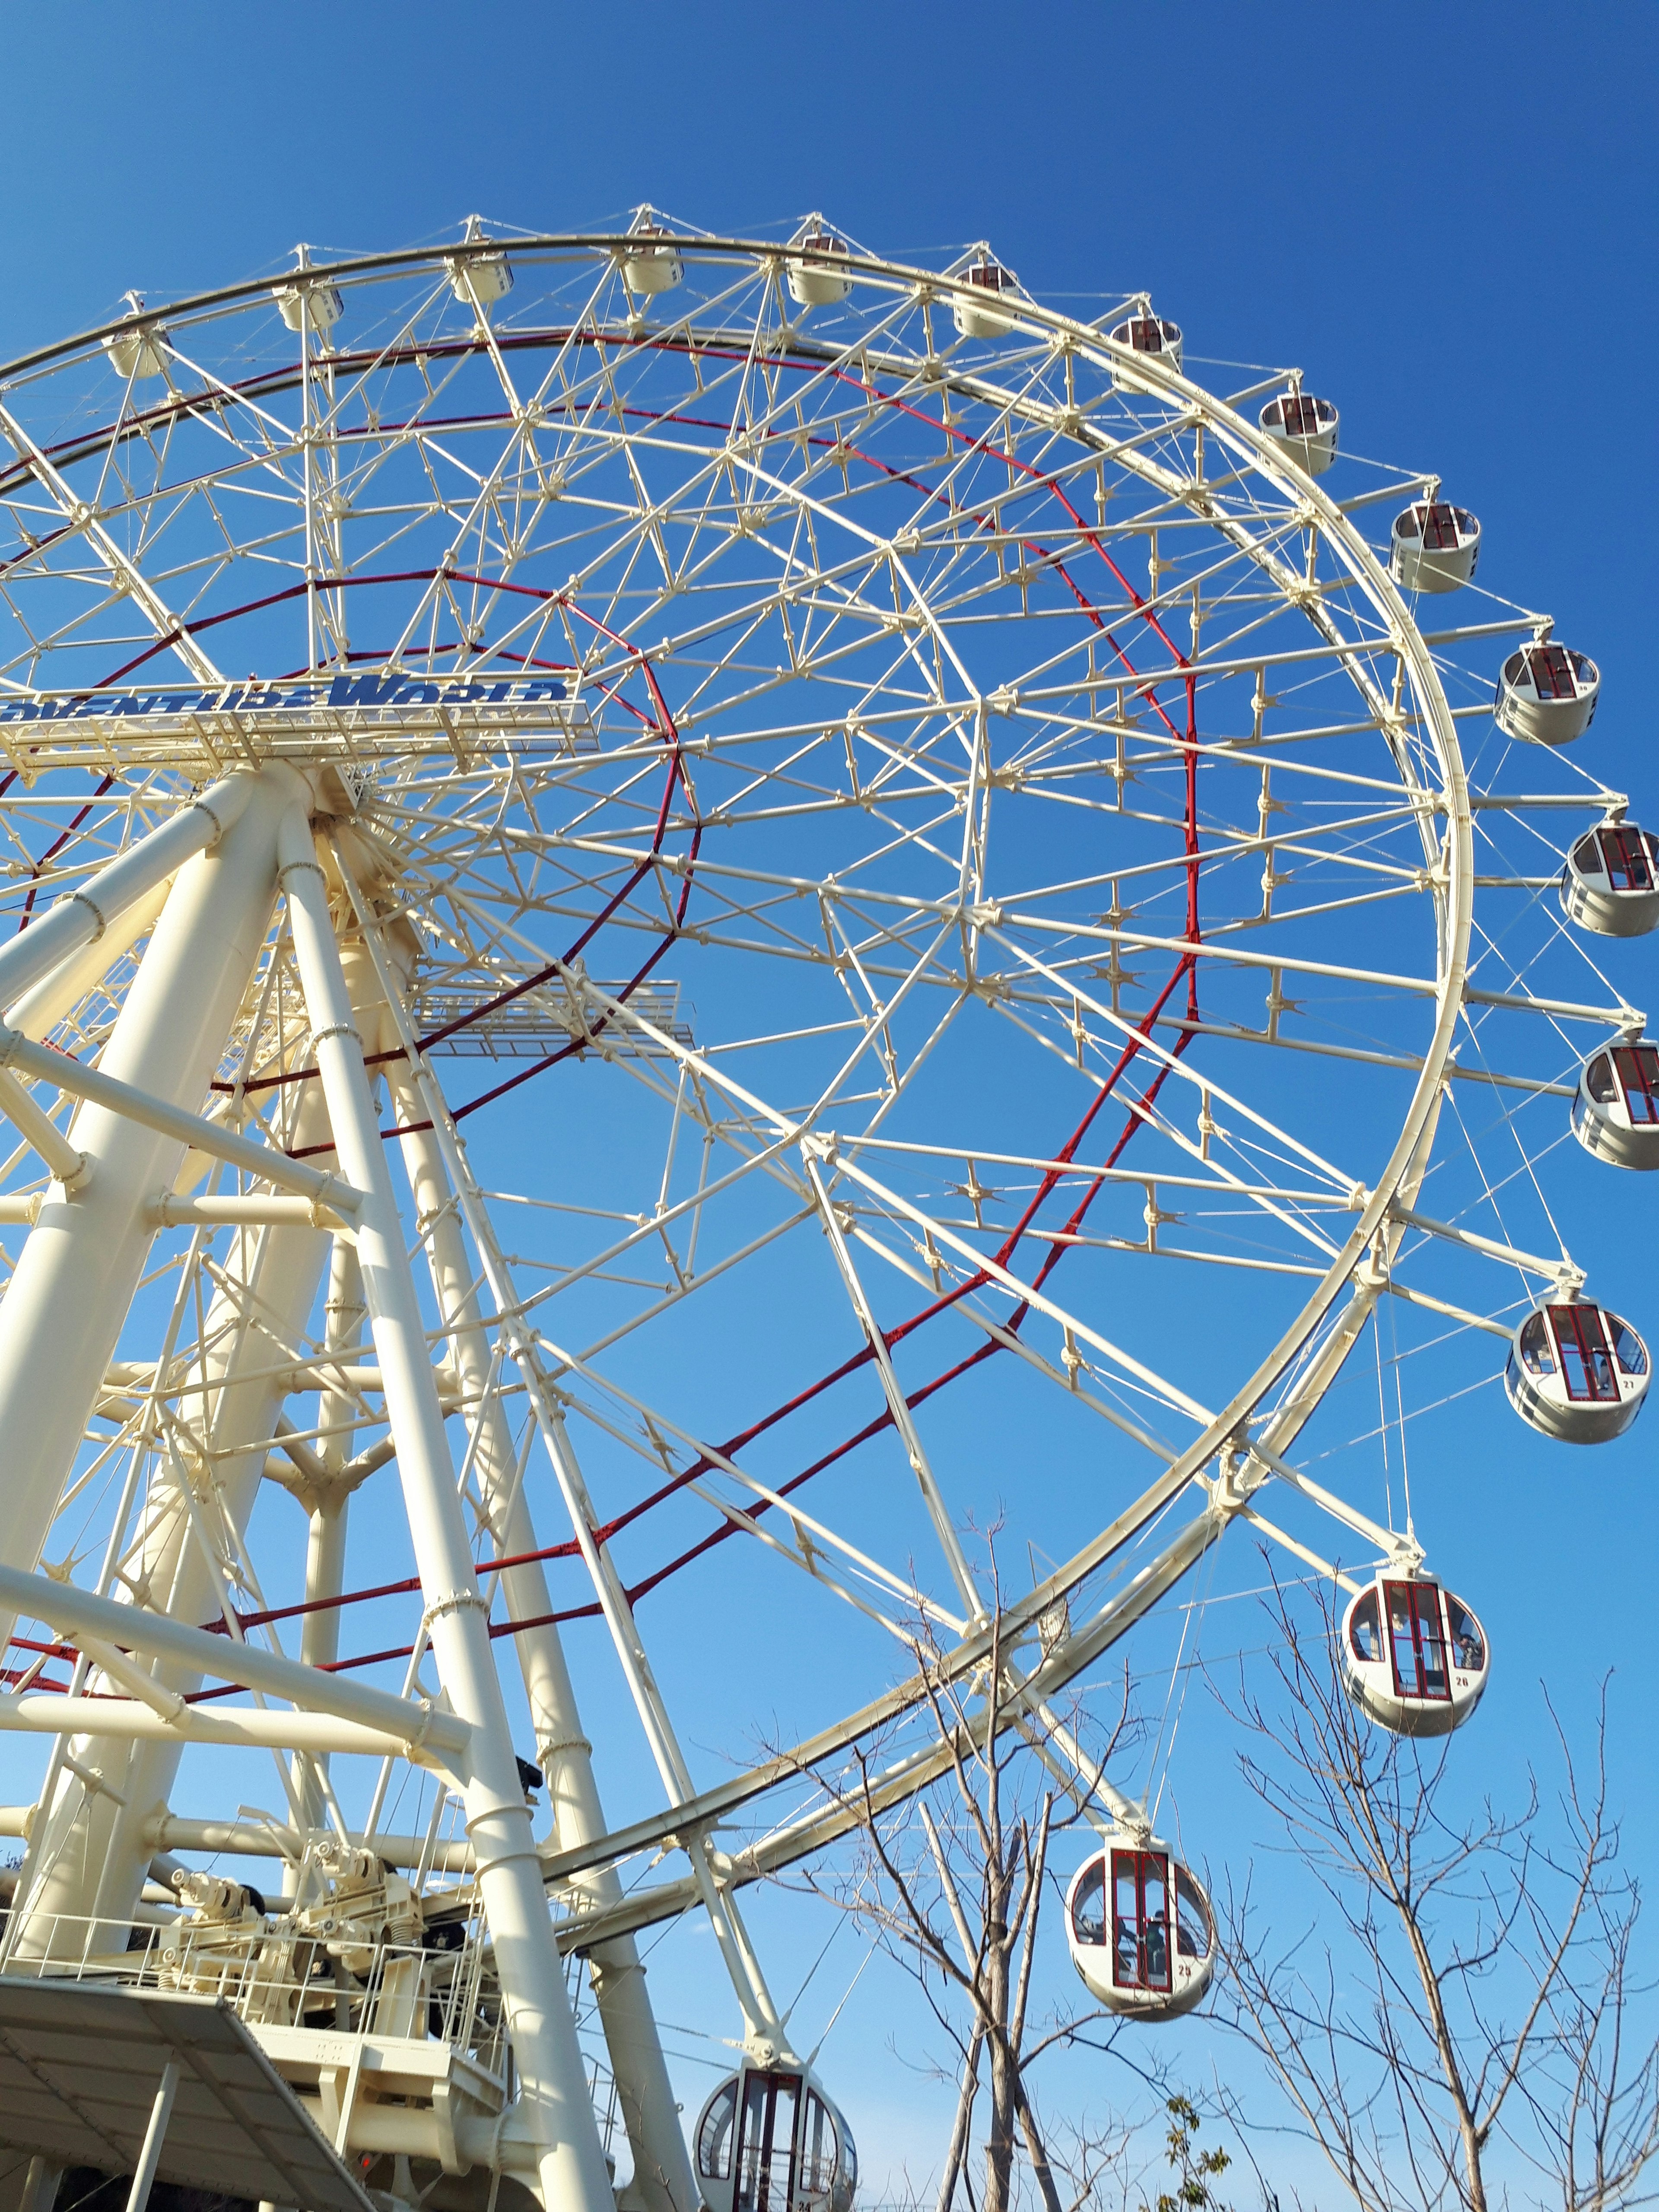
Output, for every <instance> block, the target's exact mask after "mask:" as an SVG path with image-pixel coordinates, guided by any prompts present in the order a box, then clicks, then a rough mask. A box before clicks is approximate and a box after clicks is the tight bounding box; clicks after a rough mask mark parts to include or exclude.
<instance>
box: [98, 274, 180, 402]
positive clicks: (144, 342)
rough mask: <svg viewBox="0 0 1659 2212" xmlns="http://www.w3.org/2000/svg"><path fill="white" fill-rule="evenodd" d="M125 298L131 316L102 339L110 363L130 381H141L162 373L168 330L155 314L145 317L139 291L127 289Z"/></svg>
mask: <svg viewBox="0 0 1659 2212" xmlns="http://www.w3.org/2000/svg"><path fill="white" fill-rule="evenodd" d="M127 301H128V304H129V305H130V306H131V308H132V311H133V312H132V314H131V317H130V319H128V320H127V321H126V322H125V323H124V324H123V325H121V327H120V329H119V330H118V331H111V332H110V334H109V336H108V337H106V339H105V340H104V351H105V352H106V354H107V355H108V356H109V357H110V362H111V366H112V368H114V370H115V373H116V374H117V375H118V376H121V377H125V379H126V380H127V382H128V383H129V384H132V383H138V382H142V381H143V379H144V378H145V377H149V376H165V375H166V374H167V354H166V351H165V349H166V346H167V332H166V331H164V330H163V329H162V327H161V324H160V323H158V322H156V321H155V319H154V318H151V319H149V320H146V319H144V315H143V306H144V295H143V293H142V292H129V293H128V294H127Z"/></svg>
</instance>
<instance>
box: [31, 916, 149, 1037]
mask: <svg viewBox="0 0 1659 2212" xmlns="http://www.w3.org/2000/svg"><path fill="white" fill-rule="evenodd" d="M172 887H173V886H172V882H171V879H170V878H167V877H165V876H164V877H163V878H162V879H161V882H160V883H158V884H152V885H151V886H150V888H149V890H147V891H145V892H144V893H143V896H142V897H139V898H136V899H134V900H133V902H132V903H131V906H128V907H124V908H122V910H121V912H120V913H119V914H118V915H113V916H112V918H111V921H110V924H109V927H108V928H107V929H106V930H105V932H104V933H103V935H102V936H101V937H96V938H94V939H92V941H91V943H90V944H88V945H82V947H81V948H80V950H79V951H76V952H72V953H70V955H69V956H68V957H67V958H65V959H63V960H60V961H59V962H58V964H57V966H56V967H55V968H52V969H49V970H48V972H47V973H46V975H43V976H42V977H41V978H40V981H39V982H38V983H31V984H30V985H29V987H28V989H27V991H25V992H24V994H23V995H22V997H21V999H17V1000H14V1001H13V1002H12V1004H11V1005H10V1006H8V1007H7V1009H6V1020H7V1022H8V1024H9V1026H10V1027H11V1028H13V1029H15V1030H21V1031H22V1032H23V1035H24V1036H27V1037H33V1038H34V1039H35V1040H36V1042H39V1041H40V1038H42V1037H43V1036H45V1035H46V1031H47V1030H50V1029H54V1028H56V1026H57V1024H58V1023H59V1022H61V1021H62V1020H63V1018H64V1015H65V1014H67V1013H68V1012H70V1010H71V1009H72V1008H73V1007H75V1006H78V1005H79V1004H80V1002H81V1000H82V999H84V998H85V996H86V995H87V993H88V991H90V990H91V989H92V987H93V986H94V984H95V983H100V982H101V981H103V979H104V977H105V976H106V975H108V973H109V971H110V969H112V967H113V966H114V965H115V963H116V962H117V961H118V960H119V959H120V958H121V957H122V956H123V955H124V954H125V953H128V952H131V950H132V948H133V946H134V945H136V944H137V942H138V940H139V939H140V938H141V937H142V936H143V933H144V932H145V931H146V930H147V929H149V928H150V927H152V926H153V925H154V923H155V917H156V916H157V915H159V914H160V913H161V908H163V907H164V906H165V905H166V904H167V893H168V891H169V890H171V889H172Z"/></svg>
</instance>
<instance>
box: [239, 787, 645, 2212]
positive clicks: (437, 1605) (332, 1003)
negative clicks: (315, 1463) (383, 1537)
mask: <svg viewBox="0 0 1659 2212" xmlns="http://www.w3.org/2000/svg"><path fill="white" fill-rule="evenodd" d="M278 872H279V876H280V879H281V882H282V885H283V890H284V891H285V892H286V893H287V896H288V902H289V926H290V929H291V931H292V934H293V940H294V951H295V961H296V963H297V965H298V967H299V970H300V980H301V987H302V988H303V990H304V993H305V999H306V1010H307V1015H308V1016H309V1018H310V1022H311V1030H312V1041H313V1048H314V1050H315V1053H316V1056H317V1065H318V1066H319V1069H320V1071H321V1073H322V1082H323V1088H324V1091H325V1095H326V1097H327V1100H328V1110H329V1119H330V1121H331V1124H332V1127H333V1131H334V1141H335V1148H336V1151H337V1156H338V1158H339V1162H340V1165H341V1167H342V1169H343V1171H344V1173H345V1174H346V1175H347V1176H349V1179H350V1180H351V1182H353V1183H354V1185H356V1188H358V1189H360V1190H361V1191H362V1193H363V1194H364V1195H363V1200H362V1206H361V1208H360V1209H359V1213H358V1222H357V1258H358V1263H359V1265H360V1266H361V1267H362V1276H363V1292H364V1297H365V1299H366V1301H367V1303H368V1310H369V1319H370V1326H371V1328H372V1330H373V1333H374V1346H375V1350H376V1352H378V1353H379V1355H380V1372H381V1374H382V1376H383V1377H384V1378H385V1383H386V1412H387V1415H388V1418H389V1419H390V1421H391V1424H392V1432H393V1434H394V1435H395V1436H396V1437H397V1440H398V1473H399V1475H400V1477H401V1479H402V1482H403V1489H404V1504H405V1509H406V1511H407V1515H408V1519H409V1528H410V1537H411V1540H412V1542H413V1547H414V1552H415V1558H416V1564H417V1565H418V1567H419V1570H420V1575H421V1586H422V1593H423V1595H424V1596H425V1600H426V1619H427V1626H428V1634H429V1637H430V1640H431V1645H432V1651H433V1656H434V1658H435V1662H436V1664H437V1667H438V1671H439V1674H440V1676H441V1680H442V1681H443V1685H444V1687H445V1689H446V1690H447V1692H448V1693H449V1699H450V1702H451V1704H452V1705H453V1707H454V1709H455V1711H456V1712H457V1713H458V1714H459V1715H460V1716H461V1717H463V1718H464V1719H465V1720H467V1721H469V1722H471V1723H472V1730H473V1733H472V1743H471V1762H470V1772H469V1775H468V1778H467V1781H466V1785H465V1798H466V1827H467V1833H468V1835H469V1836H470V1837H471V1841H472V1848H473V1851H474V1854H475V1856H476V1858H477V1866H478V1877H477V1878H478V1887H479V1891H480V1893H481V1894H482V1897H483V1906H484V1911H485V1913H486V1915H487V1916H488V1918H489V1929H490V1935H491V1937H492V1939H493V1942H494V1945H495V1966H496V1971H497V1972H498V1974H499V1976H500V1978H501V1997H502V2002H503V2005H504V2008H505V2010H506V2014H507V2029H508V2033H510V2035H511V2036H512V2039H513V2056H514V2057H515V2059H516V2061H517V2063H518V2069H519V2074H520V2081H521V2082H522V2084H523V2089H522V2099H521V2102H522V2106H523V2108H524V2112H525V2116H526V2119H527V2121H528V2122H529V2124H530V2126H531V2128H532V2131H533V2133H534V2135H535V2136H536V2139H537V2143H538V2156H537V2166H538V2172H539V2175H540V2179H541V2188H542V2196H543V2201H544V2205H545V2207H546V2212H612V2207H613V2204H614V2199H613V2197H612V2194H611V2182H610V2177H609V2175H608V2173H607V2172H606V2170H605V2154H604V2152H603V2150H602V2149H601V2148H600V2144H599V2128H598V2125H597V2124H596V2122H595V2119H594V2115H593V2108H592V2103H591V2101H590V2100H589V2096H588V2092H587V2081H586V2070H585V2069H584V2066H583V2063H582V2056H581V2050H580V2045H578V2043H577V2040H576V2031H575V2025H574V2021H573V2020H572V2018H571V2014H570V2005H569V2001H568V1997H567V1996H566V1993H565V1984H564V1973H563V1969H562V1966H561V1964H560V1960H559V1953H558V1946H557V1944H556V1942H555V1940H554V1935H553V1928H552V1923H551V1922H550V1919H549V1917H548V1911H547V1899H546V1897H545V1895H544V1892H543V1888H542V1881H541V1869H540V1865H539V1862H538V1859H537V1856H536V1845H535V1838H534V1837H533V1835H532V1832H531V1825H530V1814H529V1810H528V1808H527V1807H526V1804H525V1801H524V1791H523V1789H522V1788H521V1786H520V1782H519V1776H518V1769H517V1765H516V1763H515V1760H514V1754H513V1742H512V1738H511V1735H510V1733H509V1731H508V1726H507V1708H506V1705H505V1704H504V1703H503V1701H502V1698H501V1683H500V1681H499V1680H498V1678H497V1676H496V1674H495V1661H494V1658H493V1656H492V1654H491V1650H490V1646H489V1625H488V1618H487V1611H486V1607H485V1604H484V1601H483V1596H482V1595H480V1593H479V1589H478V1585H477V1577H476V1575H475V1574H474V1572H473V1567H472V1554H471V1547H469V1545H468V1542H467V1534H466V1523H465V1519H464V1517H463V1515H462V1512H461V1504H460V1498H459V1495H458V1494H457V1491H456V1487H455V1469H454V1466H453V1462H452V1461H451V1459H450V1455H449V1450H448V1446H447V1443H446V1441H445V1437H444V1419H443V1409H442V1407H441V1406H440V1404H439V1402H438V1392H437V1386H436V1384H435V1382H434V1379H433V1374H432V1362H431V1358H430V1356H429V1354H428V1349H427V1343H426V1333H425V1328H424V1324H423V1322H422V1316H421V1309H420V1302H419V1299H418V1297H417V1296H416V1290H415V1278H414V1274H413V1273H412V1271H411V1269H410V1264H409V1255H408V1253H407V1251H406V1249H405V1248H404V1232H403V1226H402V1224H401V1222H400V1220H399V1218H398V1209H397V1204H396V1200H395V1199H394V1197H393V1194H392V1182H391V1177H390V1176H389V1174H388V1172H387V1169H386V1158H385V1154H384V1152H383V1151H382V1148H381V1144H380V1129H379V1127H378V1124H377V1122H376V1119H375V1116H374V1113H373V1111H372V1101H371V1098H370V1095H369V1086H368V1073H367V1071H366V1070H365V1068H364V1066H363V1050H362V1042H361V1040H360V1038H359V1036H358V1034H357V1030H356V1025H355V1023H354V1020H353V1016H352V1010H351V1003H350V999H349V994H348V993H347V989H346V983H345V976H344V974H343V970H342V968H341V964H340V952H339V946H338V945H337V942H336V940H335V935H334V927H333V923H332V921H331V919H330V915H329V910H328V896H327V891H326V888H325V883H324V878H323V872H322V869H321V867H320V866H319V863H318V860H317V856H316V850H315V848H314V845H313V839H312V834H311V829H310V825H309V823H308V822H307V818H306V817H305V815H304V814H303V813H302V812H301V811H300V810H299V809H297V808H296V809H295V811H293V812H292V813H291V814H289V817H287V819H286V820H285V822H284V823H283V830H282V840H281V857H280V860H279V869H278Z"/></svg>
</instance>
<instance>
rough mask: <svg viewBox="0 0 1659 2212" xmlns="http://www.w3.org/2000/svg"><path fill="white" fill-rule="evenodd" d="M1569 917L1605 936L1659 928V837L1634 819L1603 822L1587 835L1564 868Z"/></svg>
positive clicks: (1565, 905) (1638, 933) (1563, 896)
mask: <svg viewBox="0 0 1659 2212" xmlns="http://www.w3.org/2000/svg"><path fill="white" fill-rule="evenodd" d="M1561 906H1562V909H1563V911H1564V912H1565V915H1566V917H1567V919H1568V921H1576V922H1577V923H1578V924H1579V925H1580V926H1581V927H1583V928H1585V929H1593V930H1595V933H1597V935H1598V936H1601V937H1645V936H1646V935H1647V933H1648V932H1649V931H1650V929H1659V837H1655V836H1653V834H1652V833H1651V831H1650V830H1647V829H1638V828H1637V826H1636V824H1635V823H1633V822H1603V823H1601V824H1600V825H1599V826H1598V827H1597V828H1595V829H1592V830H1591V831H1590V832H1589V836H1585V837H1581V838H1580V839H1579V840H1578V842H1577V844H1576V845H1575V846H1574V847H1573V848H1572V850H1571V852H1570V853H1569V854H1568V855H1567V865H1566V866H1565V868H1563V870H1562V871H1561Z"/></svg>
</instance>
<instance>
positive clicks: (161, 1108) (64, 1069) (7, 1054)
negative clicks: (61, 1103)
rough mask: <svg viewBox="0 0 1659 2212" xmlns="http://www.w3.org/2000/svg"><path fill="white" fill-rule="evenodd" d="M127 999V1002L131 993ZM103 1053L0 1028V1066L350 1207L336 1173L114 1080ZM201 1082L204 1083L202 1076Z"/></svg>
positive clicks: (348, 1192)
mask: <svg viewBox="0 0 1659 2212" xmlns="http://www.w3.org/2000/svg"><path fill="white" fill-rule="evenodd" d="M142 972H143V971H142V969H141V970H140V973H141V974H142ZM135 989H136V986H135ZM128 1004H129V1005H131V999H129V1000H128ZM233 1011H234V1010H233ZM112 1042H113V1040H112ZM104 1058H105V1062H106V1066H107V1062H108V1059H109V1054H107V1053H106V1054H105V1055H104ZM106 1066H100V1067H84V1066H82V1064H81V1062H80V1061H79V1060H70V1059H69V1058H68V1057H67V1056H66V1055H65V1054H63V1053H61V1052H53V1051H52V1048H50V1046H47V1045H44V1044H36V1043H35V1042H34V1041H33V1038H32V1037H26V1036H24V1035H23V1033H22V1031H21V1030H9V1029H4V1028H0V1068H15V1069H16V1070H17V1071H18V1073H20V1074H23V1075H28V1076H32V1077H33V1079H35V1081H37V1082H44V1083H50V1084H52V1085H53V1086H54V1088H56V1089H57V1090H59V1091H68V1092H69V1094H70V1097H74V1098H79V1099H82V1101H84V1102H87V1103H90V1104H92V1105H94V1106H98V1107H101V1108H102V1109H104V1110H105V1111H106V1113H109V1114H113V1115H118V1116H119V1118H120V1119H122V1120H123V1121H136V1122H137V1124H138V1126H139V1127H141V1128H145V1129H150V1130H153V1131H155V1133H157V1134H158V1135H160V1136H163V1137H167V1138H173V1139H177V1140H178V1142H179V1146H180V1148H181V1153H182V1151H183V1150H184V1149H186V1148H188V1147H189V1146H192V1145H193V1146H195V1147H196V1149H197V1152H208V1153H210V1154H211V1155H212V1157H213V1158H215V1159H220V1160H224V1161H226V1162H227V1163H228V1164H229V1165H230V1166H232V1167H235V1168H240V1169H241V1170H242V1171H243V1173H244V1174H246V1175H252V1176H260V1177H261V1178H263V1180H264V1182H274V1183H280V1184H283V1185H284V1186H286V1188H288V1189H289V1190H295V1191H298V1192H300V1193H301V1195H302V1196H304V1197H307V1198H313V1199H316V1200H319V1201H320V1202H321V1203H323V1204H324V1205H326V1206H333V1207H334V1208H335V1209H336V1210H337V1212H342V1213H344V1214H348V1215H349V1214H350V1213H351V1212H352V1211H353V1210H354V1209H355V1207H356V1203H357V1194H356V1191H355V1190H353V1189H352V1188H351V1187H350V1186H349V1184H347V1183H343V1182H341V1181H340V1180H339V1178H338V1177H337V1176H331V1175H329V1174H328V1173H326V1172H325V1170H323V1169H321V1168H308V1167H307V1165H306V1164H305V1162H304V1161H303V1160H291V1159H289V1157H288V1154H287V1153H286V1152H278V1151H276V1148H275V1146H271V1145H256V1144H255V1143H254V1142H253V1140H252V1138H250V1137H239V1136H237V1135H236V1133H234V1130H230V1129H222V1128H221V1127H219V1125H218V1123H217V1122H216V1121H205V1120H204V1118H203V1116H202V1115H199V1114H192V1113H188V1112H186V1111H185V1109H183V1108H182V1107H179V1106H176V1105H174V1104H173V1103H172V1101H171V1100H170V1099H168V1098H167V1097H165V1096H162V1095H158V1092H157V1091H156V1090H155V1089H151V1088H144V1087H141V1086H139V1085H135V1084H131V1083H123V1082H119V1081H118V1080H117V1079H115V1078H114V1077H113V1076H112V1075H110V1074H109V1073H107V1072H106ZM203 1088H204V1089H205V1088H206V1084H205V1082H204V1085H203ZM174 1173H175V1174H176V1173H177V1170H176V1169H175V1170H174Z"/></svg>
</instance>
